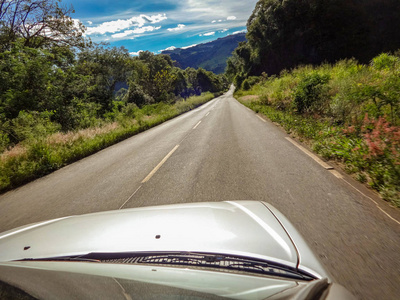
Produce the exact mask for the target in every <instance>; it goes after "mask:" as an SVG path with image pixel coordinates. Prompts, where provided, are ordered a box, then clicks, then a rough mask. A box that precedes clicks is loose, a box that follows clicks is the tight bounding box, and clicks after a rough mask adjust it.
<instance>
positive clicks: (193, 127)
mask: <svg viewBox="0 0 400 300" xmlns="http://www.w3.org/2000/svg"><path fill="white" fill-rule="evenodd" d="M200 123H201V121H199V123H197V124H196V125H195V126H194V127H193V130H194V129H196V128H197V126H199V125H200Z"/></svg>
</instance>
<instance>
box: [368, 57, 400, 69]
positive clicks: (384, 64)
mask: <svg viewBox="0 0 400 300" xmlns="http://www.w3.org/2000/svg"><path fill="white" fill-rule="evenodd" d="M398 63H399V58H398V57H396V56H393V55H389V54H387V53H382V54H381V55H379V56H377V57H375V58H373V59H372V66H373V67H374V68H375V69H377V70H390V69H393V68H394V67H395V65H396V64H398Z"/></svg>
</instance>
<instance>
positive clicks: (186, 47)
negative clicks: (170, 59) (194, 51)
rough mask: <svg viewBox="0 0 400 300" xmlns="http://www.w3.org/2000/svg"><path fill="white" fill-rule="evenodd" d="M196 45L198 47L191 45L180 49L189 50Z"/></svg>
mask: <svg viewBox="0 0 400 300" xmlns="http://www.w3.org/2000/svg"><path fill="white" fill-rule="evenodd" d="M197 45H198V44H193V45H190V46H186V47H182V48H181V49H189V48H192V47H195V46H197Z"/></svg>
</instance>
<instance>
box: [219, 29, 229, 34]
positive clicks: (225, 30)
mask: <svg viewBox="0 0 400 300" xmlns="http://www.w3.org/2000/svg"><path fill="white" fill-rule="evenodd" d="M228 30H229V29H227V28H225V29H221V30H220V31H219V32H220V33H224V32H227V31H228Z"/></svg>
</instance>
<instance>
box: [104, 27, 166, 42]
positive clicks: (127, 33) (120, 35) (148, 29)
mask: <svg viewBox="0 0 400 300" xmlns="http://www.w3.org/2000/svg"><path fill="white" fill-rule="evenodd" d="M160 28H161V26H158V27H154V26H144V27H140V28H136V29H133V30H125V31H124V32H119V33H115V34H113V35H111V37H112V38H114V39H120V38H124V37H128V36H132V35H135V34H142V33H145V32H151V31H154V30H159V29H160ZM131 38H132V37H131Z"/></svg>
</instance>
